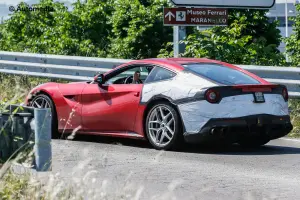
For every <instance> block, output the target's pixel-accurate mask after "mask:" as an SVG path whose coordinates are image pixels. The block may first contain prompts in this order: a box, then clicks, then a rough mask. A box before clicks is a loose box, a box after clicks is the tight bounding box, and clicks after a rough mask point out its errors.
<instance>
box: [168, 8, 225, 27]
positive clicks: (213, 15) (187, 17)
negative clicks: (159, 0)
mask: <svg viewBox="0 0 300 200" xmlns="http://www.w3.org/2000/svg"><path fill="white" fill-rule="evenodd" d="M164 25H165V26H176V25H178V26H199V25H204V26H227V25H228V10H227V9H224V8H164Z"/></svg>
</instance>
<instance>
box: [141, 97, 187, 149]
mask: <svg viewBox="0 0 300 200" xmlns="http://www.w3.org/2000/svg"><path fill="white" fill-rule="evenodd" d="M145 127H146V134H147V138H148V140H149V142H150V143H151V145H152V146H153V147H154V148H155V149H158V150H170V149H177V148H178V147H180V145H181V144H182V142H183V137H182V131H181V130H182V129H181V123H180V118H179V115H178V113H177V111H176V110H175V109H174V108H173V106H172V105H171V104H170V103H167V102H158V103H157V104H155V105H154V106H152V108H151V109H150V111H149V112H148V115H147V118H146V126H145Z"/></svg>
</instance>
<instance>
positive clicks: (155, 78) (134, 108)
mask: <svg viewBox="0 0 300 200" xmlns="http://www.w3.org/2000/svg"><path fill="white" fill-rule="evenodd" d="M287 102H288V91H287V88H286V87H285V86H283V85H275V84H271V83H269V82H267V81H266V80H263V79H262V78H260V77H258V76H256V75H254V74H252V73H250V72H248V71H245V70H243V69H241V68H238V67H236V66H233V65H231V64H228V63H224V62H219V61H215V60H209V59H193V58H169V59H145V60H138V61H132V62H130V63H127V64H123V65H121V66H119V67H117V68H114V69H112V70H111V71H109V72H107V73H105V74H99V75H97V76H96V77H95V78H94V80H91V81H89V82H74V83H68V84H60V83H46V84H42V85H40V86H38V87H36V88H34V89H32V91H31V92H30V94H29V95H28V97H27V98H26V105H27V106H32V107H37V108H51V110H52V118H53V120H52V128H53V129H52V131H53V137H55V136H58V135H59V134H61V133H72V132H73V131H74V130H76V132H77V134H97V135H108V136H116V137H126V138H136V139H145V140H148V141H149V142H150V143H151V144H152V145H153V147H154V148H156V149H171V148H176V147H179V146H180V145H181V144H182V142H192V143H199V142H209V141H210V142H214V141H224V142H229V143H239V144H240V145H243V146H260V145H264V144H266V143H268V142H269V141H270V140H272V139H277V138H279V137H283V136H285V135H287V134H288V133H289V132H290V131H291V130H292V128H293V126H292V124H291V122H290V117H289V111H288V103H287Z"/></svg>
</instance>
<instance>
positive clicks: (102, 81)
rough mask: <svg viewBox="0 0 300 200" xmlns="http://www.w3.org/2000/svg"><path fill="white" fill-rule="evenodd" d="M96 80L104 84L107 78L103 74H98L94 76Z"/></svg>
mask: <svg viewBox="0 0 300 200" xmlns="http://www.w3.org/2000/svg"><path fill="white" fill-rule="evenodd" d="M94 82H96V83H98V84H99V85H102V84H103V83H105V78H104V75H103V74H97V75H96V76H95V77H94Z"/></svg>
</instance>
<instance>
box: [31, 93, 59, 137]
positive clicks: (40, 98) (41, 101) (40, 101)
mask: <svg viewBox="0 0 300 200" xmlns="http://www.w3.org/2000/svg"><path fill="white" fill-rule="evenodd" d="M30 106H31V107H34V108H50V109H51V116H52V124H51V127H52V138H53V139H58V138H59V133H58V125H57V114H56V109H55V106H54V103H53V101H52V100H51V98H50V97H48V96H47V95H45V94H39V95H37V96H36V97H34V98H33V99H32V101H31V102H30Z"/></svg>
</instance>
